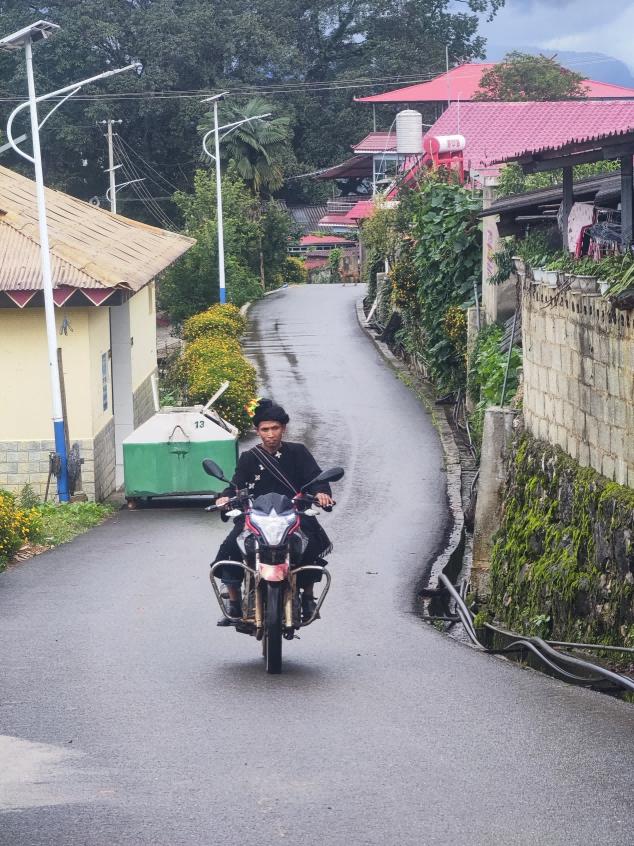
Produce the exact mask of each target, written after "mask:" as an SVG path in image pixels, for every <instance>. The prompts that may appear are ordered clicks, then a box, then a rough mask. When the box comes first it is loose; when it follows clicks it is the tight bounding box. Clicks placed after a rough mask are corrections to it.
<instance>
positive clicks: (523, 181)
mask: <svg viewBox="0 0 634 846" xmlns="http://www.w3.org/2000/svg"><path fill="white" fill-rule="evenodd" d="M619 169H620V164H619V162H618V161H608V162H595V163H594V164H584V165H577V166H576V167H575V168H573V174H574V179H575V181H577V180H579V179H584V178H585V177H588V176H600V175H601V174H603V173H614V172H615V171H616V172H618V171H619ZM562 180H563V175H562V171H561V170H549V171H544V172H542V173H524V171H523V170H522V168H521V166H520V165H518V164H516V163H515V162H513V163H512V164H507V165H504V167H503V168H502V169H501V170H500V175H499V177H498V184H497V194H498V197H508V196H510V195H511V194H523V193H524V191H538V190H540V189H542V188H554V187H556V186H558V185H561V184H562Z"/></svg>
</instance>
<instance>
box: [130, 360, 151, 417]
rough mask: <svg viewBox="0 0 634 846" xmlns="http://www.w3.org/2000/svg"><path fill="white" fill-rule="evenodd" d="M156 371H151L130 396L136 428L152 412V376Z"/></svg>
mask: <svg viewBox="0 0 634 846" xmlns="http://www.w3.org/2000/svg"><path fill="white" fill-rule="evenodd" d="M156 373H157V371H156V370H155V371H154V373H151V374H150V375H149V376H148V377H147V379H145V380H144V381H143V382H141V384H140V385H139V387H138V388H137V389H136V391H135V392H134V394H133V396H132V408H133V414H134V428H135V429H137V428H138V427H139V426H140V425H141V424H142V423H145V421H146V420H149V419H150V417H151V416H152V415H153V414H154V395H153V393H152V376H154V375H156Z"/></svg>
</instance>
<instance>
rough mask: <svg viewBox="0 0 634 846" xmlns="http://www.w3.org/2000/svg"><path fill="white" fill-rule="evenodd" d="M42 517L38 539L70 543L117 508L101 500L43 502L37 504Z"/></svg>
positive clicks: (45, 542) (55, 543)
mask: <svg viewBox="0 0 634 846" xmlns="http://www.w3.org/2000/svg"><path fill="white" fill-rule="evenodd" d="M37 510H38V511H39V513H40V517H41V529H40V531H39V532H38V535H39V537H38V540H39V541H40V543H43V544H46V545H47V546H58V545H59V544H60V543H68V541H70V540H72V539H73V538H74V537H76V536H77V535H81V534H83V533H84V532H87V531H88V529H92V527H93V526H97V525H98V524H99V523H103V521H104V520H106V519H107V518H108V517H110V516H111V515H112V514H113V513H114V512H115V511H116V508H115V507H114V506H112V505H106V504H104V503H99V502H71V503H60V504H59V505H58V504H55V503H50V502H47V503H43V504H42V505H38V506H37Z"/></svg>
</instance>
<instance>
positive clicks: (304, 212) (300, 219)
mask: <svg viewBox="0 0 634 846" xmlns="http://www.w3.org/2000/svg"><path fill="white" fill-rule="evenodd" d="M286 210H287V211H288V213H289V214H290V216H291V217H292V218H293V221H294V222H295V225H296V226H297V227H299V229H300V230H301V231H302V232H312V231H313V229H315V228H316V226H317V224H318V223H319V221H320V220H321V218H322V217H323V216H324V215H325V214H326V211H327V208H326V204H325V203H324V204H322V205H320V206H289V205H286Z"/></svg>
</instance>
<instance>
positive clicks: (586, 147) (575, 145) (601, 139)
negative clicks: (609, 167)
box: [494, 121, 634, 164]
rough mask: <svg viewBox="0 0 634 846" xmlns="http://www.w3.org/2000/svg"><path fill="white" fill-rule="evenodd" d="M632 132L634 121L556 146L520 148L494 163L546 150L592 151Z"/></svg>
mask: <svg viewBox="0 0 634 846" xmlns="http://www.w3.org/2000/svg"><path fill="white" fill-rule="evenodd" d="M632 133H634V121H633V122H632V124H631V125H630V127H629V128H625V129H620V130H617V131H616V132H607V133H601V134H600V135H585V136H582V137H580V138H568V140H567V141H563V142H562V143H561V144H557V145H555V146H542V147H535V148H533V147H531V148H530V149H528V148H527V149H525V150H520V151H518V152H515V153H513V154H512V155H510V156H506V157H505V158H504V159H502V160H500V161H499V162H494V164H502V163H503V162H505V161H515V160H516V159H521V158H524V156H538V155H539V154H540V153H546V152H548V153H562V154H563V155H567V154H568V151H570V152H571V153H579V152H582V151H583V152H586V151H592V150H594V149H600V148H601V147H604V146H609V144H608V145H606V142H612V141H617V142H618V141H619V139H621V138H624V137H625V136H626V135H627V136H630V137H631V136H632ZM628 140H629V139H628Z"/></svg>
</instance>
